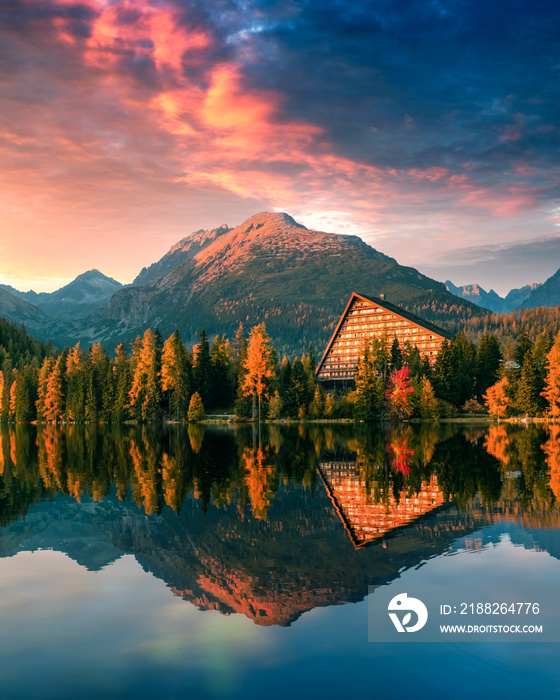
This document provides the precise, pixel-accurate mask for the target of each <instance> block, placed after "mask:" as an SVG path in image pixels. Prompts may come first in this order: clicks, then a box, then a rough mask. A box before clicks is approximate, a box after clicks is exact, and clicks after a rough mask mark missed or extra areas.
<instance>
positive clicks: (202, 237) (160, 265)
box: [133, 224, 231, 285]
mask: <svg viewBox="0 0 560 700" xmlns="http://www.w3.org/2000/svg"><path fill="white" fill-rule="evenodd" d="M229 231H231V229H230V228H229V227H228V226H226V225H225V224H222V225H221V226H219V227H218V228H215V229H212V230H211V231H204V230H202V229H200V230H199V231H195V232H194V233H192V234H191V235H190V236H187V237H186V238H183V239H182V240H180V241H179V243H177V244H175V245H174V246H173V247H172V248H171V249H170V250H169V252H167V253H166V254H165V255H164V256H163V258H161V260H159V261H158V262H155V263H154V264H153V265H150V267H148V268H146V267H144V268H143V269H142V271H141V272H140V274H139V275H138V276H137V277H136V279H135V280H134V282H133V284H136V285H139V284H145V283H146V282H150V281H151V280H156V279H158V278H159V277H163V276H164V275H167V274H168V273H169V272H171V271H172V270H175V269H176V268H177V267H180V266H181V265H182V264H183V263H186V262H188V261H189V260H192V259H193V258H194V257H195V256H196V255H198V253H200V251H202V250H204V249H205V248H207V247H208V246H209V245H210V244H211V243H213V242H214V241H215V240H216V239H217V238H219V237H220V236H223V235H224V233H229Z"/></svg>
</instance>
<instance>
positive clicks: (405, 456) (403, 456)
mask: <svg viewBox="0 0 560 700" xmlns="http://www.w3.org/2000/svg"><path fill="white" fill-rule="evenodd" d="M387 454H388V455H389V464H390V465H391V469H394V470H395V471H396V472H399V473H400V474H404V475H405V476H408V475H409V474H410V464H411V461H412V458H413V456H414V450H413V449H411V448H410V447H409V444H408V435H398V436H396V437H395V438H393V440H391V441H390V442H389V443H388V444H387Z"/></svg>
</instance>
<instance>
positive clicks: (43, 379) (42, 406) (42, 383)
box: [37, 355, 54, 423]
mask: <svg viewBox="0 0 560 700" xmlns="http://www.w3.org/2000/svg"><path fill="white" fill-rule="evenodd" d="M53 367H54V360H53V358H52V356H50V355H49V356H48V357H45V359H44V360H43V364H42V366H41V370H40V371H39V382H38V387H37V420H38V421H39V423H42V422H44V421H46V420H47V416H46V400H47V387H48V381H49V377H50V374H51V372H52V370H53Z"/></svg>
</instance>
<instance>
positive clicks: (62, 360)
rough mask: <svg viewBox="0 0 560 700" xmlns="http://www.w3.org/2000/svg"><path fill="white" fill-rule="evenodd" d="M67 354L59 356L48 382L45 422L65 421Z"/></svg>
mask: <svg viewBox="0 0 560 700" xmlns="http://www.w3.org/2000/svg"><path fill="white" fill-rule="evenodd" d="M66 359H67V356H66V353H65V352H63V353H61V354H60V355H59V356H58V359H57V360H56V362H55V364H54V367H53V369H52V371H51V372H50V374H49V378H48V380H47V391H46V395H45V413H44V416H45V420H47V421H49V422H50V423H58V422H59V421H62V420H63V419H64V411H65V408H66V406H65V403H66V402H65V399H66Z"/></svg>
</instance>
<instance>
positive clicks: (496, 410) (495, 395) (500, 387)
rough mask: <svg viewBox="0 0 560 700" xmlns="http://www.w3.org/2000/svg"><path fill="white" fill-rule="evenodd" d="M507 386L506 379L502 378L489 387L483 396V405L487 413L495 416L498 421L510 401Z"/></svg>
mask: <svg viewBox="0 0 560 700" xmlns="http://www.w3.org/2000/svg"><path fill="white" fill-rule="evenodd" d="M508 386H509V381H508V378H507V377H502V378H501V379H500V380H498V381H497V382H496V383H495V384H493V385H492V386H491V387H489V388H488V390H487V391H486V393H485V394H484V396H483V399H484V404H485V405H486V407H487V409H488V413H489V414H490V415H491V416H497V417H498V420H500V416H503V415H505V412H506V411H507V407H508V406H509V403H510V399H509V396H508V394H507V390H508Z"/></svg>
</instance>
